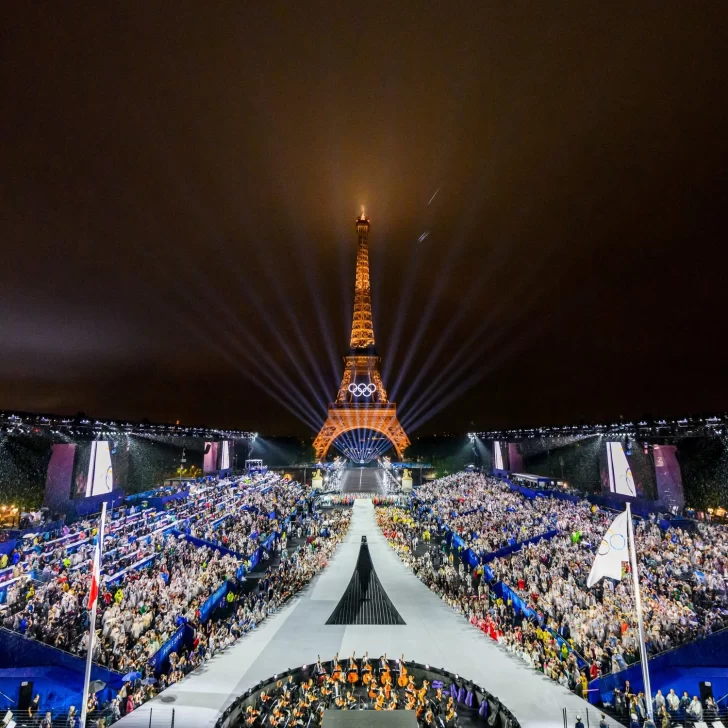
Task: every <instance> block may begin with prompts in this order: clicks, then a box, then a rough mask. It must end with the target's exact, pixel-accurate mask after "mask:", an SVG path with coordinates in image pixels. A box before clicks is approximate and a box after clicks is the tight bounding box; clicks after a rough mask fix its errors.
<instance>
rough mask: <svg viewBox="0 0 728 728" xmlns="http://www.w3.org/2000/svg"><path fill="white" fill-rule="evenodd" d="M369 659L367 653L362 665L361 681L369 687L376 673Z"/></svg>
mask: <svg viewBox="0 0 728 728" xmlns="http://www.w3.org/2000/svg"><path fill="white" fill-rule="evenodd" d="M368 657H369V653H368V652H367V653H366V655H364V659H363V660H362V663H361V681H362V683H364V685H369V683H370V682H371V680H372V673H373V672H374V670H373V669H372V666H371V665H370V664H369V660H368V659H367V658H368Z"/></svg>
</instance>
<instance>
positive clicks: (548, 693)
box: [120, 499, 618, 728]
mask: <svg viewBox="0 0 728 728" xmlns="http://www.w3.org/2000/svg"><path fill="white" fill-rule="evenodd" d="M364 535H366V536H367V541H368V544H369V551H370V554H371V558H372V562H373V565H374V568H375V569H376V572H377V575H378V577H379V580H380V581H381V584H382V587H383V588H384V590H385V591H386V593H387V595H388V597H389V599H391V601H392V603H393V605H394V606H395V608H396V609H397V611H398V612H399V614H401V615H402V618H403V619H404V621H405V624H404V625H391V626H369V625H361V626H359V625H354V626H350V625H347V626H344V625H327V624H326V621H327V619H328V618H329V616H330V615H331V613H332V611H333V610H334V608H335V607H336V605H337V603H338V601H339V599H340V598H341V596H342V594H343V593H344V591H345V590H346V588H347V586H348V585H349V581H350V579H351V576H352V574H353V572H354V569H355V567H356V563H357V558H358V556H359V549H360V545H361V537H362V536H364ZM354 651H355V652H356V654H357V656H358V657H361V656H362V655H363V654H364V653H365V652H368V653H369V656H370V657H374V658H378V657H379V656H380V655H381V654H382V653H384V652H386V653H387V655H388V656H389V657H399V656H400V655H401V654H404V655H405V659H411V660H416V661H418V662H421V663H423V664H427V665H432V666H433V667H438V668H444V669H445V670H450V671H451V672H455V673H458V674H459V675H462V676H463V677H465V678H467V679H470V680H473V681H474V682H476V683H477V684H479V685H482V687H483V688H485V689H486V690H488V691H489V692H490V693H491V694H493V695H494V696H496V697H498V698H499V699H500V700H501V701H502V702H503V703H504V704H505V705H506V706H507V707H508V708H509V709H510V710H511V711H512V712H513V714H514V715H515V716H516V718H518V720H519V721H520V723H521V725H522V726H523V728H541V727H546V726H549V727H553V728H563V714H562V711H563V709H564V708H566V709H567V711H568V713H569V715H570V716H574V715H576V714H581V715H582V717H583V718H584V723H585V724H586V709H587V707H588V706H587V704H586V702H584V701H583V700H581V699H580V698H578V697H577V696H576V695H574V694H573V693H571V692H569V691H568V690H566V689H564V688H562V687H561V686H559V685H558V684H557V683H555V682H553V681H552V680H549V679H548V678H546V677H544V676H543V675H541V674H540V673H538V672H536V671H534V670H532V669H530V668H528V667H526V665H525V664H524V663H523V662H522V661H521V660H519V659H518V658H516V657H515V656H513V655H511V654H509V653H508V652H506V651H505V650H503V649H501V648H500V647H499V646H498V645H497V644H496V643H495V642H494V641H493V640H491V639H490V638H489V637H487V636H486V635H484V634H483V633H482V632H480V631H479V630H477V629H476V628H474V627H472V626H471V625H470V624H468V623H467V622H466V620H465V619H464V618H462V617H460V616H458V615H457V614H456V613H455V612H454V611H453V610H452V609H450V608H449V607H447V606H446V605H445V604H444V602H442V600H441V599H439V598H438V597H437V596H436V595H435V594H433V593H432V592H431V591H430V590H429V589H427V588H426V587H425V586H424V584H422V582H421V581H420V580H419V579H418V578H417V577H416V576H415V575H414V574H412V572H411V571H409V569H407V568H406V567H405V566H404V564H402V562H401V561H400V559H399V557H398V556H397V554H396V553H395V552H394V551H393V550H392V549H391V547H390V546H389V544H388V543H387V541H386V539H385V538H384V536H383V535H382V533H381V531H380V530H379V528H378V526H377V523H376V519H375V513H374V507H373V505H372V502H371V501H370V500H363V499H362V500H358V501H356V503H355V504H354V506H353V517H352V521H351V526H350V528H349V533H348V534H347V536H346V538H345V539H344V541H343V542H342V543H341V544H340V546H339V548H338V549H337V551H336V553H335V554H334V556H333V558H332V559H331V561H330V563H329V565H328V566H327V568H326V569H325V570H324V571H323V572H322V573H321V574H319V575H318V576H317V577H316V578H315V579H314V581H313V582H312V583H311V584H310V585H309V586H308V587H307V588H306V589H305V590H304V591H303V592H301V594H300V595H299V596H298V597H296V598H294V599H293V600H291V602H289V604H288V605H287V606H286V607H285V608H284V609H283V610H282V611H281V612H280V613H278V614H276V615H274V616H273V617H272V618H270V619H268V620H267V621H266V622H265V623H264V624H263V625H262V626H261V627H260V628H258V629H257V630H255V631H254V632H252V633H251V634H250V635H248V636H246V637H244V638H243V639H242V640H240V641H239V642H238V644H237V645H235V646H234V647H232V648H230V649H228V650H227V651H226V652H225V653H222V654H220V655H217V656H215V657H214V658H213V659H212V660H210V661H209V662H207V663H206V664H205V665H203V666H202V667H201V668H199V669H198V670H196V671H195V672H194V673H192V674H191V675H189V676H187V677H186V678H185V679H184V680H182V681H181V682H179V683H177V684H175V685H173V686H172V687H170V688H168V689H167V690H166V691H164V693H162V694H161V695H160V696H157V698H155V699H154V700H153V701H151V702H150V703H147V704H146V705H145V706H142V707H141V708H139V709H138V711H135V712H134V713H133V714H132V715H130V716H128V717H127V718H124V719H123V720H122V721H121V723H120V725H121V726H122V728H130V727H131V726H134V725H139V726H141V725H148V720H149V713H148V710H149V708H152V709H153V710H154V717H155V721H154V723H155V724H156V723H157V720H156V719H157V718H158V717H159V718H160V719H161V717H162V715H164V714H165V713H169V712H171V711H170V709H171V708H172V707H174V708H175V720H174V725H175V728H193V727H194V728H202V727H203V726H213V725H214V723H215V721H216V720H217V718H218V717H219V715H220V713H221V712H222V711H223V710H224V709H225V708H226V707H227V706H228V705H230V704H231V703H232V702H233V701H234V699H235V697H236V696H237V695H240V694H241V693H243V692H245V691H246V690H247V689H248V688H250V687H252V686H253V685H255V684H257V683H258V682H259V681H261V680H263V679H266V678H269V677H271V676H273V675H275V674H276V673H278V672H282V671H283V670H285V669H287V668H293V667H295V666H298V665H310V664H312V663H314V662H315V661H316V658H317V655H321V658H322V659H324V660H328V659H330V658H331V657H332V656H333V655H335V654H337V653H338V654H339V656H340V657H342V658H346V657H348V656H349V655H350V654H351V653H352V652H354ZM137 713H139V715H138V716H137ZM598 715H599V714H598V712H597V711H595V710H594V709H593V708H591V709H590V717H591V719H592V721H593V722H594V724H598ZM144 716H146V719H147V723H146V724H145V723H144ZM590 722H591V721H590ZM610 724H612V725H615V726H616V725H618V724H616V723H613V722H612V721H610ZM160 725H161V724H160Z"/></svg>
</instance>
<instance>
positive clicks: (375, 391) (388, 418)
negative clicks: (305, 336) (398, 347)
mask: <svg viewBox="0 0 728 728" xmlns="http://www.w3.org/2000/svg"><path fill="white" fill-rule="evenodd" d="M356 232H357V236H358V238H359V245H358V249H357V254H356V284H355V288H354V318H353V320H352V324H351V342H350V345H349V355H348V356H345V357H344V376H343V377H342V379H341V385H340V386H339V393H338V394H337V396H336V402H333V403H332V404H330V405H329V413H328V417H327V418H326V422H325V423H324V425H323V427H322V428H321V431H320V432H319V434H318V436H317V437H316V439H315V440H314V443H313V447H314V450H315V452H316V459H317V460H323V459H324V458H325V457H326V453H327V452H328V451H329V448H330V447H331V445H332V443H333V442H334V440H336V438H337V437H339V436H340V435H343V434H345V433H347V432H350V431H351V430H373V431H374V432H378V433H380V434H381V435H384V437H386V438H387V439H388V440H389V441H390V442H391V443H392V445H393V446H394V449H395V451H396V453H397V457H398V459H399V460H402V459H403V457H404V451H405V449H406V448H407V446H408V445H409V444H410V441H409V439H408V437H407V435H406V434H405V431H404V430H403V429H402V425H400V423H399V420H398V419H397V405H396V404H395V403H394V402H390V401H389V399H388V398H387V390H386V389H385V388H384V385H383V384H382V377H381V375H380V373H379V362H380V357H379V355H378V354H377V350H376V349H375V347H374V324H373V323H372V296H371V287H370V285H369V218H366V217H364V215H363V214H362V215H360V216H359V218H358V219H357V221H356ZM370 459H371V458H370Z"/></svg>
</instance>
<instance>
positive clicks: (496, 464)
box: [493, 440, 508, 470]
mask: <svg viewBox="0 0 728 728" xmlns="http://www.w3.org/2000/svg"><path fill="white" fill-rule="evenodd" d="M506 448H507V443H505V442H504V443H500V442H499V441H498V440H494V441H493V469H494V470H508V462H507V455H508V450H507V449H506Z"/></svg>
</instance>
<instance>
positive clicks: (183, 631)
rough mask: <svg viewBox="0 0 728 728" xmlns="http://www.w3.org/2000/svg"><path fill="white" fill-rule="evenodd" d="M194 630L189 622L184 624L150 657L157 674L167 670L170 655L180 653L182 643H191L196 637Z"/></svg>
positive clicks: (150, 663)
mask: <svg viewBox="0 0 728 728" xmlns="http://www.w3.org/2000/svg"><path fill="white" fill-rule="evenodd" d="M194 634H195V632H194V630H193V629H192V627H190V626H189V625H188V624H183V625H182V626H180V627H179V629H178V630H177V631H176V632H175V633H174V634H173V635H172V636H171V637H170V638H169V639H168V640H167V641H166V642H165V643H164V644H163V645H162V646H161V647H160V648H159V649H158V650H157V651H156V652H155V653H154V654H153V655H152V656H151V657H150V658H149V660H148V662H149V665H151V667H152V668H153V670H154V672H155V674H157V675H159V674H160V673H163V672H166V670H167V667H168V666H169V656H170V655H171V654H172V653H173V652H177V653H179V651H180V648H181V647H182V645H184V644H187V645H191V644H192V640H193V639H194Z"/></svg>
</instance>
